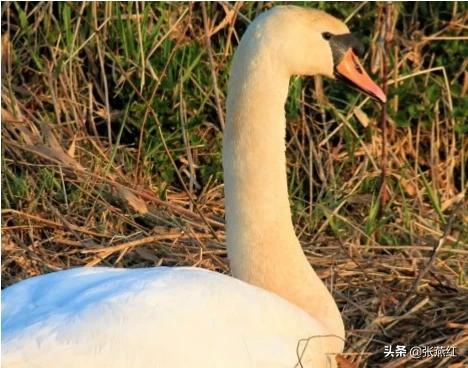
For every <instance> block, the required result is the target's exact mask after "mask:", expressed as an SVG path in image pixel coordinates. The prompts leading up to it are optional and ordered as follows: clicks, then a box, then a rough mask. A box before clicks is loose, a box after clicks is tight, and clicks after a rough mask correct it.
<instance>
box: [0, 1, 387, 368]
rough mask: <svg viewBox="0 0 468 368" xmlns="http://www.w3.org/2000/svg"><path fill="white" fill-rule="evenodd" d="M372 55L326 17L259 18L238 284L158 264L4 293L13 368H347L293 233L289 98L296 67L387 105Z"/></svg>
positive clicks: (271, 14)
mask: <svg viewBox="0 0 468 368" xmlns="http://www.w3.org/2000/svg"><path fill="white" fill-rule="evenodd" d="M359 49H360V45H359V44H358V43H357V41H356V40H355V39H354V38H352V36H350V35H349V30H348V28H347V27H346V26H345V25H344V24H343V23H342V22H340V21H338V20H337V19H335V18H333V17H331V16H329V15H327V14H325V13H322V12H319V11H315V10H310V9H304V8H298V7H292V6H291V7H276V8H273V9H272V10H270V11H267V12H265V13H264V14H263V15H261V16H260V17H258V18H257V19H256V20H255V21H254V22H253V23H252V25H251V26H249V28H248V30H247V31H246V33H245V35H244V37H243V38H242V41H241V43H240V45H239V47H238V49H237V51H236V55H235V58H234V64H233V69H232V77H231V80H230V83H229V96H228V101H227V126H226V132H225V139H224V168H225V183H226V188H225V192H226V215H227V217H226V220H227V237H228V241H227V246H228V253H229V259H230V262H231V268H232V273H233V275H234V276H235V277H236V278H237V279H236V278H232V277H228V276H225V275H221V274H218V273H215V272H210V271H206V270H202V269H197V268H166V267H158V268H153V269H133V270H127V269H109V268H76V269H72V270H68V271H61V272H55V273H51V274H48V275H44V276H40V277H34V278H31V279H29V280H25V281H22V282H20V283H18V284H16V285H13V286H11V287H9V288H7V289H5V290H3V292H2V367H4V368H13V367H29V368H34V367H37V368H46V367H47V368H54V367H57V368H58V367H60V368H64V367H65V368H75V367H77V368H78V367H80V368H82V367H87V368H90V367H113V368H118V367H130V368H139V367H171V368H174V367H176V368H177V367H184V368H185V367H204V368H206V367H223V368H229V367H233V368H234V367H235V368H241V367H257V368H258V367H261V368H262V367H265V368H267V367H268V368H275V367H294V366H295V365H296V364H297V363H298V355H300V359H301V364H302V366H303V367H313V368H324V367H333V366H335V364H336V363H335V359H334V354H336V353H340V352H341V351H342V349H343V339H344V327H343V322H342V319H341V316H340V313H339V310H338V308H337V306H336V304H335V302H334V300H333V298H332V296H331V294H330V293H329V292H328V290H327V289H326V287H325V286H324V284H323V283H322V282H321V280H320V279H319V278H318V277H317V275H316V273H315V272H314V271H313V269H312V268H311V266H310V265H309V263H308V261H307V259H306V257H305V256H304V254H303V252H302V250H301V247H300V244H299V242H298V240H297V238H296V236H295V234H294V231H293V226H292V223H291V216H290V215H291V214H290V209H289V201H288V192H287V182H286V173H285V155H284V149H285V148H284V135H285V119H284V102H285V99H286V95H287V92H288V81H289V78H290V76H291V75H292V74H306V75H312V74H322V75H325V76H328V77H332V78H333V76H334V74H340V75H341V76H342V77H344V78H345V79H348V80H349V81H351V82H352V83H353V84H355V85H356V86H358V87H359V88H360V89H361V90H364V91H366V92H367V93H369V94H371V95H373V96H374V97H376V98H378V99H380V100H382V101H383V100H385V96H384V95H383V93H382V91H381V90H380V89H379V88H378V87H377V86H376V85H375V84H374V83H373V82H372V81H371V80H370V79H369V77H368V76H367V74H366V73H365V72H364V71H363V69H362V67H361V66H360V65H359V64H358V61H357V59H356V57H355V56H354V53H353V51H359ZM241 280H243V281H241ZM254 285H255V286H254ZM309 337H311V339H309V340H308V341H306V340H301V339H306V338H309Z"/></svg>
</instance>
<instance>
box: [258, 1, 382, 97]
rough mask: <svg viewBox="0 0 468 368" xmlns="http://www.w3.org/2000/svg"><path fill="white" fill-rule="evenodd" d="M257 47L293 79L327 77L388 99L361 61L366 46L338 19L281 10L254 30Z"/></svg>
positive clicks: (275, 10) (304, 10) (287, 8)
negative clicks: (299, 77) (265, 47)
mask: <svg viewBox="0 0 468 368" xmlns="http://www.w3.org/2000/svg"><path fill="white" fill-rule="evenodd" d="M251 28H252V32H253V34H252V36H253V38H254V39H255V41H256V46H257V47H259V46H260V45H262V44H264V45H266V46H267V47H268V48H269V49H271V50H272V51H271V52H273V53H274V54H271V57H274V58H276V59H278V60H279V61H280V63H281V65H283V66H284V67H285V68H286V73H288V74H289V75H316V74H319V75H323V76H326V77H329V78H332V79H336V78H338V79H341V80H344V81H345V82H347V83H348V84H350V85H351V86H352V87H354V88H356V89H358V90H360V91H362V92H364V93H365V94H367V95H369V96H370V97H372V98H374V99H376V100H378V101H380V102H385V101H386V96H385V94H384V93H383V91H382V90H381V89H380V87H379V86H377V84H375V83H374V82H373V81H372V79H371V78H370V77H369V75H368V74H367V72H366V71H365V69H364V68H363V66H362V65H361V63H360V62H359V57H362V56H363V55H364V52H365V49H364V45H363V44H362V43H361V42H360V41H359V40H358V39H357V38H356V37H355V36H353V35H352V34H351V32H350V30H349V28H348V27H347V26H346V24H344V23H343V22H342V21H340V20H338V19H337V18H335V17H333V16H331V15H329V14H327V13H325V12H322V11H319V10H315V9H308V8H303V7H297V6H277V7H274V8H272V9H271V10H269V11H267V12H265V13H263V14H262V15H261V16H260V17H258V18H257V20H255V22H254V23H253V24H252V26H251Z"/></svg>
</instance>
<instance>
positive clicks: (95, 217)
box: [2, 2, 468, 367]
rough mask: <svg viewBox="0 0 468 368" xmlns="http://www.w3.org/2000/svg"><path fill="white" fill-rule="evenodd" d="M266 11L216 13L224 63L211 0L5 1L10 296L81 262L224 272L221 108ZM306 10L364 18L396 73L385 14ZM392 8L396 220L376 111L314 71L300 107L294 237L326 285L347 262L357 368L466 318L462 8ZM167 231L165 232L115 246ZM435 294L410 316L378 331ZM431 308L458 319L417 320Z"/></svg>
mask: <svg viewBox="0 0 468 368" xmlns="http://www.w3.org/2000/svg"><path fill="white" fill-rule="evenodd" d="M270 6H271V4H270V3H262V4H258V3H245V4H242V5H241V4H227V3H207V4H206V8H207V14H208V20H209V25H208V28H209V29H210V30H211V31H212V32H214V33H213V34H212V35H211V38H210V41H211V47H212V52H213V58H214V64H212V63H211V62H210V60H209V57H208V52H207V50H208V49H207V46H206V44H205V39H206V34H205V31H204V20H203V17H202V9H201V5H200V4H199V3H191V4H188V3H105V4H104V3H99V4H98V3H78V2H67V3H33V2H31V3H28V2H26V3H16V2H12V3H2V185H3V191H2V208H3V216H2V226H3V227H2V231H3V244H2V245H3V247H2V255H3V263H2V276H3V278H2V280H3V281H2V282H3V284H2V285H3V286H7V285H10V284H12V283H14V282H16V281H19V280H21V279H24V278H26V277H30V276H32V275H36V274H42V273H45V272H50V271H53V270H57V269H63V268H67V267H71V266H76V265H84V264H88V265H97V264H100V265H110V266H119V267H138V266H150V265H155V264H156V265H159V264H164V265H197V266H202V267H206V268H210V269H213V270H217V271H220V272H228V266H227V260H226V254H225V249H224V226H223V221H224V220H223V216H224V205H223V191H222V184H223V173H222V165H221V142H222V124H221V121H220V115H221V116H224V102H225V98H226V87H227V81H228V78H229V71H230V62H231V58H232V55H233V52H234V50H235V48H236V45H237V44H238V42H239V39H240V37H241V36H242V34H243V32H244V31H245V29H246V27H247V26H248V24H249V22H250V20H251V19H253V18H255V16H256V15H257V14H259V13H260V12H262V11H264V10H265V9H266V8H268V7H270ZM305 6H310V7H315V8H320V9H322V10H325V11H327V12H329V13H331V14H333V15H335V16H337V17H339V18H341V19H347V18H348V17H349V20H348V26H349V27H350V29H351V30H353V32H356V33H357V35H358V36H360V38H361V39H362V40H363V41H364V43H365V44H366V46H367V48H368V51H367V54H366V57H365V60H364V64H365V66H366V68H367V69H368V70H370V71H371V72H372V73H371V74H373V75H374V77H375V79H376V80H378V81H380V80H381V73H382V71H381V64H380V62H379V57H380V56H379V55H380V53H381V51H382V47H383V44H382V42H381V41H379V40H380V38H379V34H380V28H379V24H381V19H382V11H383V8H382V5H381V4H380V5H379V4H375V3H342V2H320V3H305ZM394 6H395V12H396V15H397V17H396V24H395V31H394V33H393V36H394V42H393V45H392V49H391V51H392V52H391V53H389V55H388V63H389V65H388V70H389V79H390V82H389V94H388V95H389V104H388V115H389V134H388V142H387V150H388V155H389V178H388V190H389V194H390V200H389V202H388V203H387V205H386V206H385V208H383V209H382V215H381V216H380V215H379V214H380V210H381V209H380V207H379V206H380V198H379V189H380V155H381V144H382V143H381V142H382V137H381V131H380V126H379V123H378V121H379V116H380V108H379V106H378V105H377V104H376V103H374V102H372V101H370V100H368V99H367V98H365V97H364V96H362V95H361V94H358V93H356V92H354V91H353V90H351V89H349V88H346V87H344V86H343V85H342V84H340V83H337V82H335V81H328V80H324V81H323V88H322V87H320V86H321V84H320V83H319V82H320V81H318V80H317V79H313V78H303V77H294V78H292V80H291V83H290V94H289V97H288V100H287V103H286V116H287V120H288V128H287V136H286V137H287V159H288V160H287V161H288V167H287V170H288V178H289V190H290V197H291V205H292V210H293V217H294V223H295V225H296V232H297V234H298V236H299V238H300V240H301V242H302V243H303V245H304V249H305V250H306V253H307V255H308V257H309V259H310V261H311V263H312V264H313V265H314V266H315V267H316V269H317V270H318V272H319V274H320V275H321V276H322V277H323V278H324V279H325V280H326V282H327V284H330V283H331V282H332V281H331V275H330V272H329V270H330V269H331V267H333V270H334V271H333V272H334V276H333V280H334V281H333V282H334V283H335V285H334V290H336V293H337V294H336V295H335V298H336V299H337V301H338V303H339V304H340V307H341V308H342V309H343V315H344V318H345V321H346V325H347V329H348V331H349V336H350V337H349V346H348V351H349V352H367V353H371V355H365V354H364V355H360V356H359V357H356V358H355V359H354V360H355V362H357V363H358V364H360V365H362V366H366V365H365V364H367V366H368V367H374V366H376V365H377V364H383V361H384V359H383V358H382V354H380V353H379V351H381V350H382V345H381V344H380V343H379V341H380V342H382V341H385V342H396V341H400V342H404V343H406V344H407V345H408V346H411V345H416V344H424V343H427V344H430V341H432V340H434V339H437V338H441V336H443V340H437V341H443V342H444V344H447V345H450V344H455V343H457V341H460V335H461V333H462V332H461V331H460V329H456V328H453V329H452V328H448V327H447V328H446V325H447V323H449V322H456V323H467V321H466V316H464V314H463V313H461V311H463V303H462V302H461V301H463V300H464V298H463V295H465V296H466V255H467V254H468V249H467V244H468V229H467V227H466V223H467V221H468V214H467V207H466V202H467V201H466V190H467V189H466V188H467V172H466V167H467V165H466V161H467V156H468V152H467V151H468V143H467V139H466V134H467V132H468V123H467V121H468V120H467V109H466V106H467V105H468V101H467V93H468V91H467V90H466V88H467V87H466V86H467V83H468V74H467V72H466V66H467V62H466V55H467V54H468V46H467V43H466V22H467V20H468V19H467V11H466V10H467V9H466V4H465V3H463V2H461V3H453V2H433V3H426V2H417V3H395V4H394ZM213 72H214V75H215V76H216V79H215V80H214V79H213V77H212V75H213ZM216 91H218V95H219V100H220V101H219V102H220V104H221V109H220V108H218V105H217V103H218V102H217V99H216V93H215V92H216ZM322 95H325V96H326V97H325V98H322V99H320V98H318V97H320V96H322ZM356 111H358V112H356ZM363 114H365V115H366V116H367V118H364V119H365V120H368V121H367V122H368V124H367V126H365V124H363V123H362V119H363ZM154 234H160V235H161V237H162V238H161V241H159V242H148V243H145V242H144V241H143V243H142V245H140V246H138V247H133V246H132V247H129V248H125V247H123V248H122V249H121V250H119V251H115V252H107V251H106V250H105V249H106V248H107V249H109V247H111V246H114V245H116V244H123V245H125V244H126V243H127V242H130V241H132V240H135V239H143V240H144V239H146V238H148V239H149V237H150V236H151V235H154ZM174 234H179V235H180V237H178V238H177V239H176V240H174ZM166 236H167V238H165V237H166ZM441 240H443V245H442V247H441V248H440V249H439V250H438V253H437V257H436V259H435V261H434V262H433V264H432V268H431V272H429V273H427V274H426V275H425V276H424V277H423V278H422V280H421V282H420V285H419V286H418V288H417V290H416V291H417V292H416V293H415V295H413V296H411V297H410V303H409V304H408V306H407V308H406V309H404V310H399V309H398V307H399V305H402V303H403V301H405V300H406V298H407V297H408V295H407V292H408V290H410V289H411V287H412V285H413V282H415V280H416V278H417V276H418V272H419V271H420V270H422V269H423V268H424V265H425V264H426V263H427V262H428V260H429V259H430V256H431V252H432V250H433V247H434V246H435V245H436V244H438V243H439V241H441ZM90 250H91V251H90ZM454 290H455V291H454ZM463 293H465V294H463ZM389 295H391V296H392V297H393V298H395V299H396V300H397V303H396V304H392V302H391V301H389V300H390V299H388V298H389ZM426 295H429V296H430V298H431V303H429V304H426V305H425V306H424V308H423V309H422V310H420V311H417V312H414V314H411V315H410V316H409V317H408V319H407V320H406V322H405V324H397V325H396V326H394V325H391V326H388V325H380V326H379V328H378V329H376V328H375V326H374V325H372V321H373V319H374V318H377V316H379V315H395V316H398V315H402V314H404V313H406V312H408V310H411V308H412V307H414V306H415V305H418V303H419V302H420V301H421V300H422V299H423V298H424V297H425V296H426ZM353 303H354V304H353ZM356 304H357V305H360V306H361V308H363V309H364V310H366V311H367V312H366V313H367V314H365V315H363V313H362V310H359V309H356V307H354V306H355V305H356ZM465 310H466V309H465ZM435 314H437V315H441V317H440V320H441V321H444V322H445V325H443V323H442V324H440V325H437V326H435V327H434V326H432V325H431V324H430V323H428V324H427V326H422V327H421V322H420V321H421V320H428V321H429V320H432V317H433V316H434V315H435ZM442 325H443V326H442ZM411 329H412V330H411ZM369 331H371V332H369ZM408 331H409V332H408ZM412 331H417V334H414V333H413V332H412ZM434 341H435V340H434ZM441 344H442V343H441ZM457 359H458V358H457ZM460 359H461V358H460ZM460 359H458V360H456V361H461V360H460ZM454 361H455V360H454ZM416 363H417V361H411V362H410V363H408V364H409V365H408V367H412V366H415V364H416ZM426 363H427V365H425V366H427V367H436V366H446V363H447V362H445V361H437V362H435V363H434V362H426ZM426 363H423V364H426ZM450 363H452V361H450ZM411 364H413V365H411ZM436 364H439V365H436ZM447 364H448V363H447Z"/></svg>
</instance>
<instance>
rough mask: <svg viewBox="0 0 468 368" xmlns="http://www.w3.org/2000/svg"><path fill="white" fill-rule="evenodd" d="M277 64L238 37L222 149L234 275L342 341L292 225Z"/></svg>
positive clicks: (283, 81)
mask: <svg viewBox="0 0 468 368" xmlns="http://www.w3.org/2000/svg"><path fill="white" fill-rule="evenodd" d="M257 46H258V45H257ZM266 49H268V48H266ZM275 60H279V58H275V55H272V54H271V53H269V52H267V51H265V48H262V47H253V46H252V44H249V43H248V42H244V40H243V41H242V42H241V44H240V46H239V48H238V50H237V52H236V55H235V57H234V61H233V66H232V73H231V79H230V82H229V87H228V98H227V115H226V129H225V132H224V145H223V147H224V152H223V165H224V173H225V174H224V175H225V178H224V179H225V180H224V182H225V201H226V231H227V248H228V256H229V261H230V265H231V271H232V273H233V275H234V276H235V277H237V278H239V279H241V280H244V281H246V282H249V283H251V284H253V285H256V286H259V287H262V288H264V289H267V290H270V291H272V292H274V293H276V294H278V295H279V296H281V297H283V298H285V299H287V300H289V301H290V302H292V303H294V304H296V305H298V306H299V307H301V308H302V309H303V310H305V311H306V312H308V313H309V314H310V315H311V316H312V317H314V318H316V319H317V320H320V321H321V322H323V324H324V326H325V330H326V331H327V332H328V333H331V334H335V335H338V336H341V337H343V336H344V328H343V322H342V320H341V316H340V313H339V311H338V308H337V306H336V304H335V302H334V300H333V298H332V296H331V294H330V293H329V291H328V290H327V288H326V287H325V285H324V284H323V282H322V281H321V280H320V278H319V277H318V276H317V274H316V273H315V271H314V270H313V269H312V267H311V266H310V264H309V262H308V260H307V258H306V257H305V255H304V253H303V251H302V248H301V246H300V243H299V241H298V239H297V237H296V235H295V232H294V227H293V224H292V220H291V210H290V204H289V196H288V187H287V175H286V157H285V134H286V133H285V131H286V127H285V124H286V122H285V113H284V104H285V101H286V98H287V94H288V85H289V78H290V75H289V73H288V72H287V69H286V68H284V67H282V65H280V63H279V62H276V61H275ZM337 344H338V345H337V348H339V346H341V345H340V344H342V342H341V341H340V342H337Z"/></svg>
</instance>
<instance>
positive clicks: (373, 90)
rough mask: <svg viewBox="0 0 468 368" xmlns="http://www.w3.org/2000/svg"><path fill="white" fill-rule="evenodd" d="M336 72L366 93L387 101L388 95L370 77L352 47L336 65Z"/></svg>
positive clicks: (381, 100)
mask: <svg viewBox="0 0 468 368" xmlns="http://www.w3.org/2000/svg"><path fill="white" fill-rule="evenodd" d="M335 72H336V74H337V75H338V76H339V77H341V78H343V79H345V80H346V81H347V82H348V83H350V84H351V85H352V86H354V87H356V88H358V89H359V90H361V91H362V92H364V93H365V94H367V95H369V96H370V97H373V98H375V99H377V100H378V101H380V102H382V103H385V102H387V97H386V96H385V93H383V91H382V90H381V89H380V87H379V86H378V85H377V84H375V83H374V81H373V80H372V79H371V78H370V77H369V75H368V74H367V73H366V71H365V70H364V68H363V67H362V65H361V63H360V62H359V60H358V58H357V56H356V55H355V54H354V52H353V50H352V49H349V50H348V51H346V52H345V53H344V55H343V58H342V59H341V61H340V63H339V64H338V65H337V66H336V67H335Z"/></svg>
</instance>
